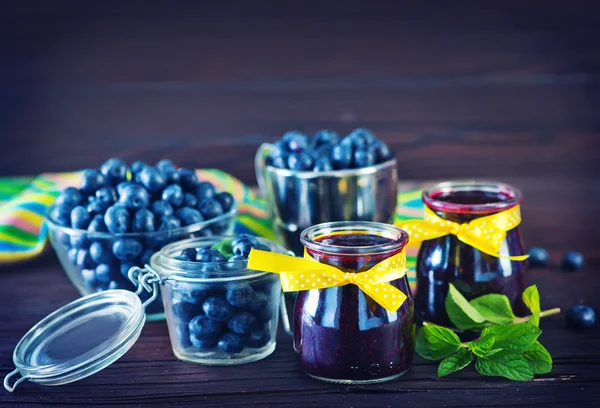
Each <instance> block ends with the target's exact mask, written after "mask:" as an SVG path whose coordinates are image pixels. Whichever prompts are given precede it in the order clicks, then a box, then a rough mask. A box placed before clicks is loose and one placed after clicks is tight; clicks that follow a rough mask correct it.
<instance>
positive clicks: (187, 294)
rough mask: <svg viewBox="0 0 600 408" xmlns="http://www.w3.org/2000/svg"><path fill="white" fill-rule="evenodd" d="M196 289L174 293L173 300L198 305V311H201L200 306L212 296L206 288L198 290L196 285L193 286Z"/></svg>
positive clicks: (211, 292)
mask: <svg viewBox="0 0 600 408" xmlns="http://www.w3.org/2000/svg"><path fill="white" fill-rule="evenodd" d="M193 287H194V288H196V289H190V288H189V287H188V288H185V289H182V290H180V291H176V292H175V298H177V299H181V300H182V301H185V302H188V303H193V304H195V305H198V310H202V304H203V303H204V301H205V300H206V299H208V298H209V297H211V296H212V295H214V293H213V291H212V290H209V289H208V288H206V287H203V288H198V285H197V284H195V285H194V286H193Z"/></svg>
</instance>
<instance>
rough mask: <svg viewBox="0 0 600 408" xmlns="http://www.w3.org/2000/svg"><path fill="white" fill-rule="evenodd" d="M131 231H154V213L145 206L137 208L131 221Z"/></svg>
mask: <svg viewBox="0 0 600 408" xmlns="http://www.w3.org/2000/svg"><path fill="white" fill-rule="evenodd" d="M131 229H132V231H133V232H152V231H154V229H155V228H154V214H152V212H151V211H150V210H148V209H147V208H142V209H140V210H137V211H136V213H135V214H134V216H133V222H132V223H131Z"/></svg>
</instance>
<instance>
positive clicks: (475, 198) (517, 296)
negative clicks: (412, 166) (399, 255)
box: [415, 181, 525, 325]
mask: <svg viewBox="0 0 600 408" xmlns="http://www.w3.org/2000/svg"><path fill="white" fill-rule="evenodd" d="M521 201H522V196H521V192H520V191H519V190H517V189H516V188H514V187H512V186H509V185H507V184H502V183H496V182H475V181H458V182H445V183H440V184H438V185H436V186H434V187H432V188H431V189H429V190H425V191H424V192H423V202H424V203H425V205H426V206H427V207H428V208H429V209H430V210H432V211H433V212H434V213H435V214H436V215H438V216H439V217H441V218H443V219H445V220H448V221H453V222H456V223H459V224H463V223H467V222H470V221H472V220H474V219H476V218H480V217H485V216H489V215H492V214H497V213H499V212H502V211H506V210H509V209H511V208H513V207H515V206H517V205H519V204H520V203H521ZM523 253H524V249H523V242H522V240H521V234H520V233H519V227H518V226H517V227H515V228H513V229H512V230H510V231H508V232H507V233H506V238H505V239H504V241H503V242H502V245H501V247H500V251H499V254H500V255H501V256H504V257H495V256H492V255H488V254H486V253H483V252H481V251H479V250H478V249H476V248H473V247H472V246H470V245H468V244H465V243H464V242H462V241H460V240H459V239H458V238H457V237H456V236H454V235H445V236H442V237H439V238H434V239H430V240H426V241H423V242H422V243H421V247H420V249H419V255H418V257H417V268H416V269H417V290H416V295H415V305H416V309H417V319H418V320H419V321H427V322H432V323H436V324H440V325H451V322H450V320H449V319H448V315H447V314H446V310H445V300H446V294H447V293H448V284H449V283H450V282H452V283H453V284H454V285H455V286H456V288H457V289H458V290H459V291H460V292H461V293H462V294H463V295H464V296H465V297H466V298H467V299H469V300H470V299H473V298H475V297H478V296H482V295H485V294H489V293H502V294H505V295H506V296H508V298H509V300H510V302H511V304H512V306H513V309H514V311H515V313H517V314H522V313H523V312H524V309H523V307H524V305H523V304H522V300H521V295H522V293H523V290H524V289H525V283H524V277H523V270H524V262H523V261H511V260H510V259H508V258H506V256H516V255H522V254H523Z"/></svg>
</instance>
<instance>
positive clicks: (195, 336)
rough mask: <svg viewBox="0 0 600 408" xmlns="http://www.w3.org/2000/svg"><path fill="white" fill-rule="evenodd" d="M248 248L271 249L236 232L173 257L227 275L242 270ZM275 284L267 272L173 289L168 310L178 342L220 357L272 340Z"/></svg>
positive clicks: (261, 345) (276, 279)
mask: <svg viewBox="0 0 600 408" xmlns="http://www.w3.org/2000/svg"><path fill="white" fill-rule="evenodd" d="M252 248H255V249H261V250H265V251H270V248H269V247H268V246H267V245H264V244H262V243H261V242H259V240H258V239H257V238H255V237H253V236H251V235H246V234H240V235H238V236H236V237H235V238H233V239H231V240H224V241H221V242H218V243H216V244H214V245H212V246H204V247H199V248H185V249H183V250H182V251H181V252H180V253H178V254H177V255H176V256H175V257H174V258H175V259H177V260H179V261H183V262H191V263H193V264H195V265H198V264H201V265H200V266H202V265H204V264H207V265H209V264H210V265H217V269H201V270H208V271H213V272H214V271H216V272H217V273H218V272H219V271H226V272H227V273H228V275H227V276H231V272H233V271H235V270H240V273H244V272H245V271H246V270H247V264H246V263H245V262H244V261H247V259H248V254H249V252H250V250H251V249H252ZM219 268H220V269H219ZM213 276H215V275H213ZM216 276H218V275H216ZM277 283H278V277H277V276H268V277H261V278H260V279H254V280H252V279H249V280H245V279H242V280H239V281H232V282H215V283H202V284H198V283H196V284H190V285H189V286H185V287H182V288H175V289H173V291H172V293H171V304H172V313H173V317H174V318H175V319H176V327H177V333H176V335H177V338H178V339H179V343H180V345H181V346H182V347H183V348H188V347H193V348H195V349H196V350H197V351H199V352H219V351H220V352H221V353H225V355H235V354H239V353H241V352H242V351H243V350H244V349H245V348H246V347H249V348H254V349H256V348H262V347H265V346H266V345H267V344H268V343H269V341H270V340H271V339H272V332H271V324H272V323H273V322H272V319H273V317H274V315H275V311H274V310H273V307H274V304H275V300H276V299H274V297H276V296H278V294H279V292H278V291H279V289H278V287H277V286H276V285H277Z"/></svg>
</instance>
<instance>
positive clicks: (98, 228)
mask: <svg viewBox="0 0 600 408" xmlns="http://www.w3.org/2000/svg"><path fill="white" fill-rule="evenodd" d="M87 229H88V231H89V232H107V231H108V229H107V228H106V224H105V223H104V215H102V214H96V215H94V218H92V221H90V225H88V228H87Z"/></svg>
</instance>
